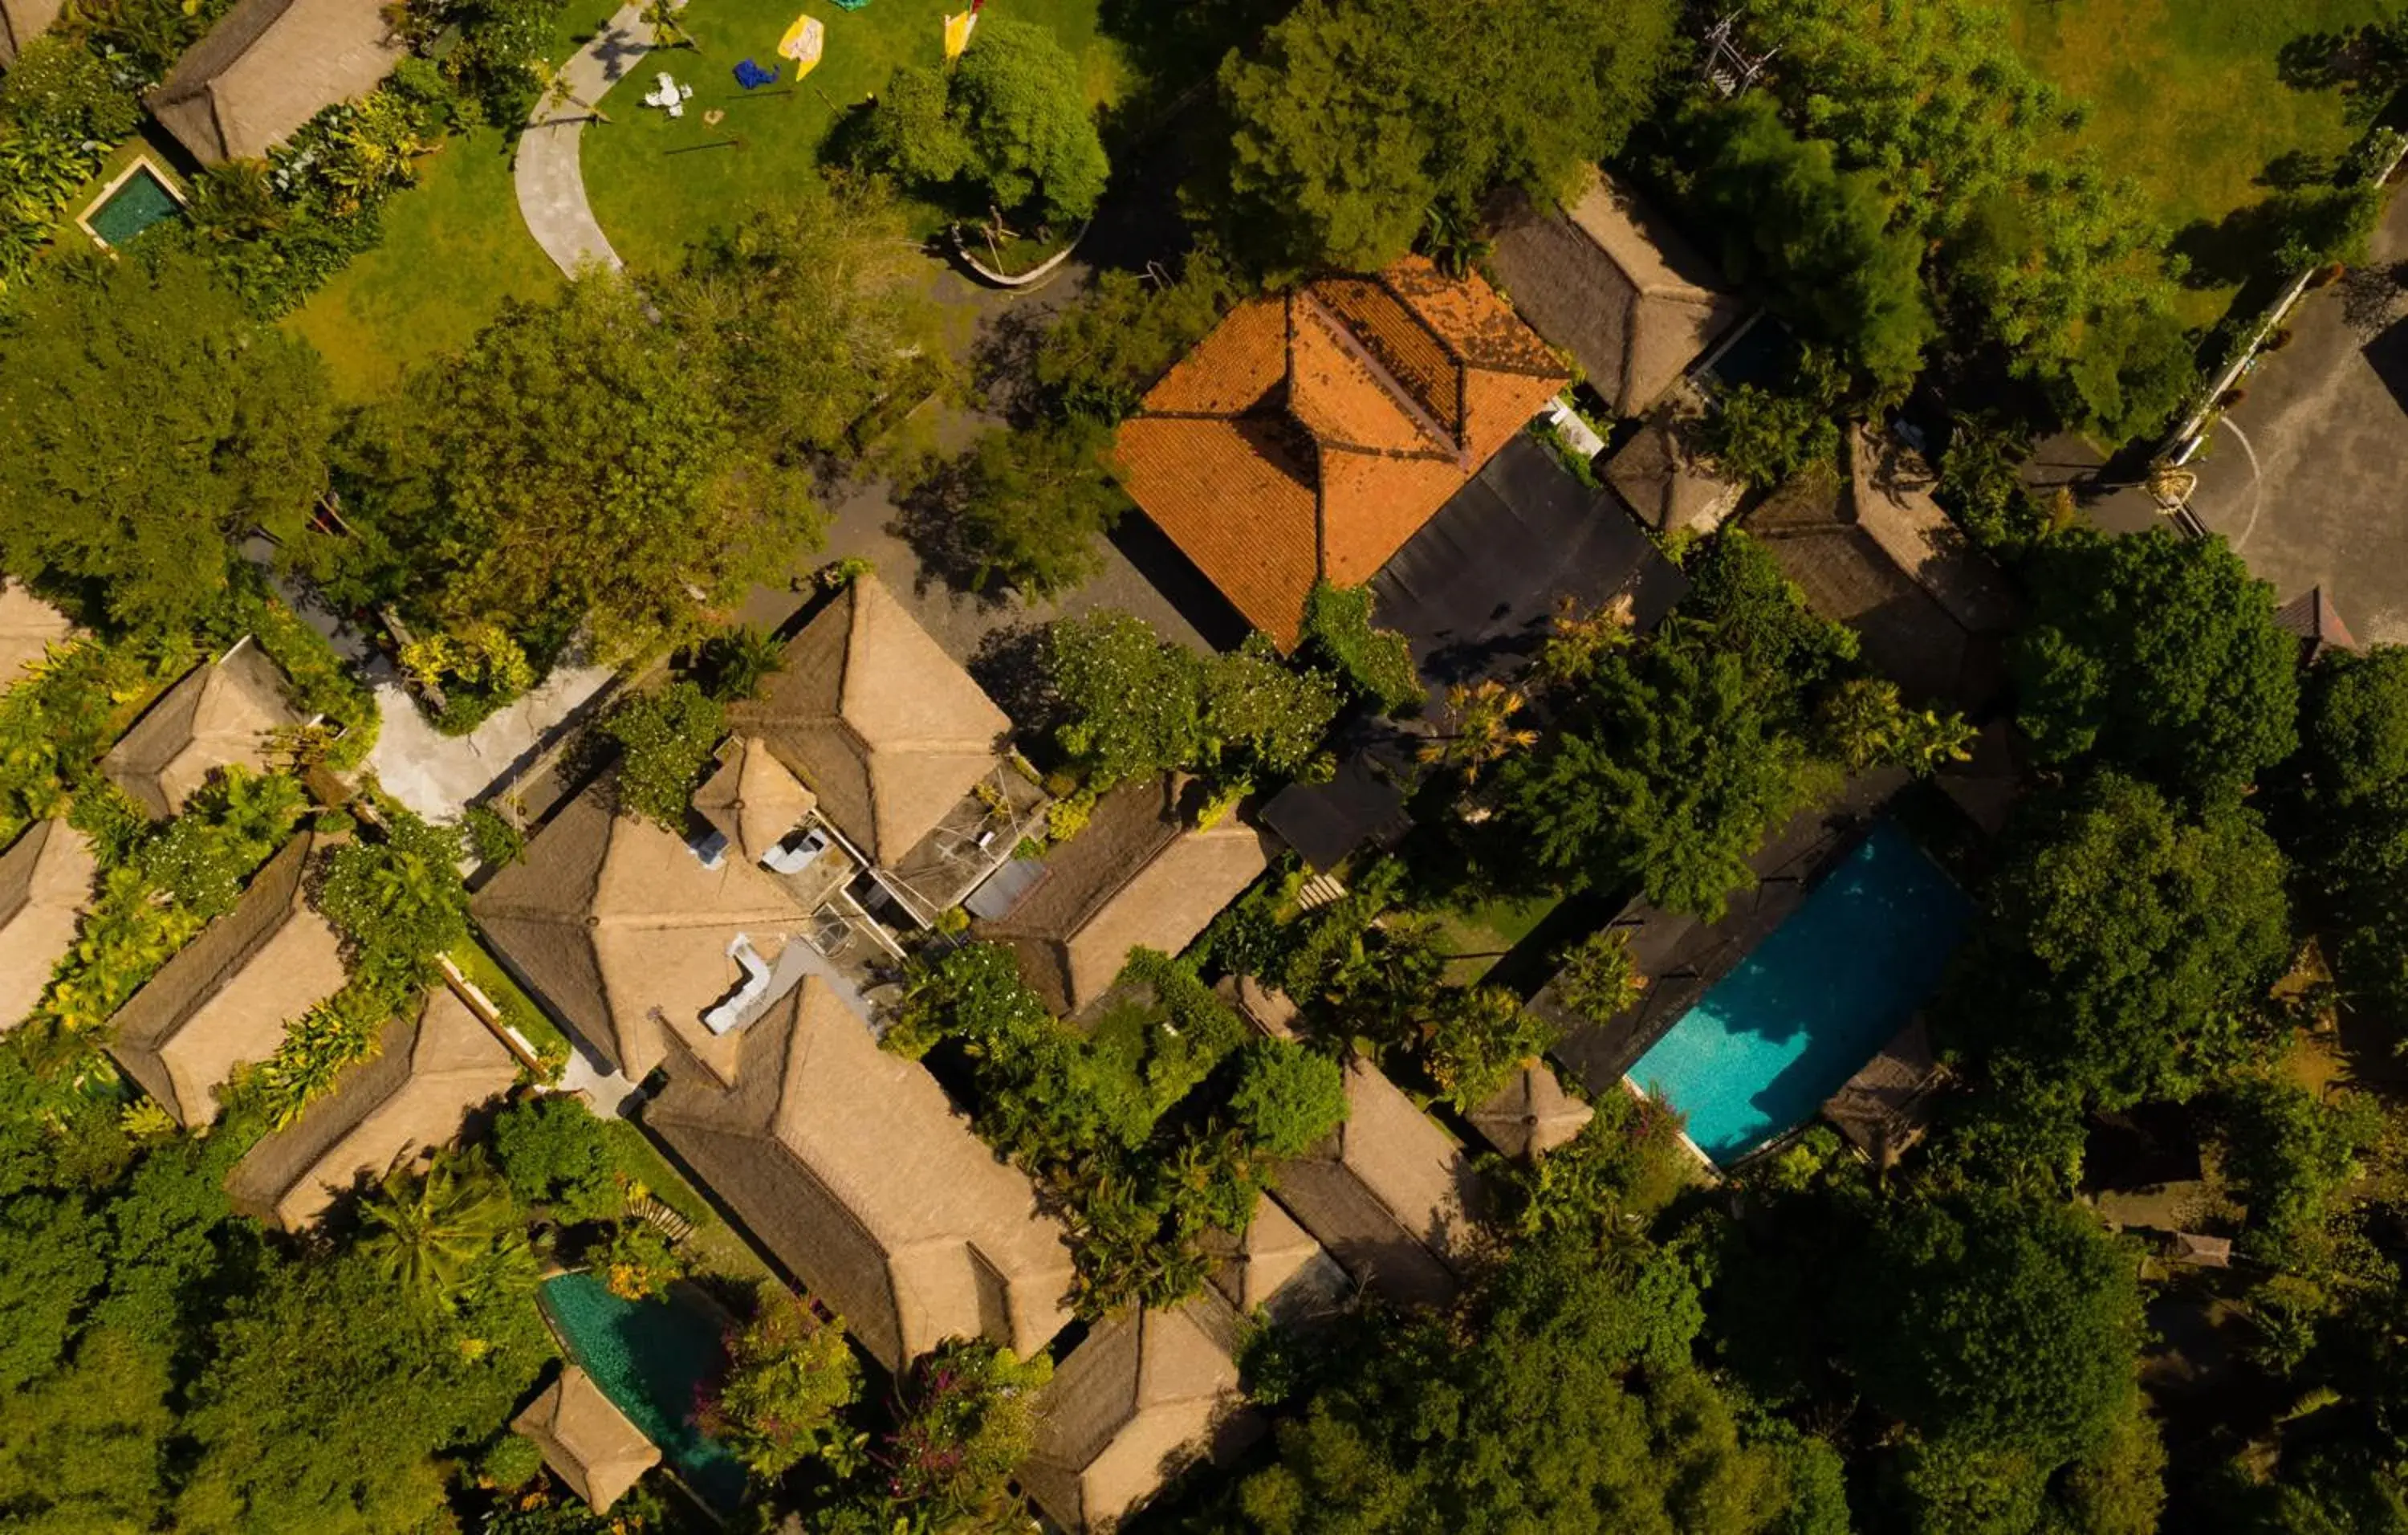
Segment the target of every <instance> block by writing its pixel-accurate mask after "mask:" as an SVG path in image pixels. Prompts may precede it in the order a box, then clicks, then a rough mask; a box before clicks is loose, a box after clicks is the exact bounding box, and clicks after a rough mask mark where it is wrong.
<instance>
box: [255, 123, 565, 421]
mask: <svg viewBox="0 0 2408 1535" xmlns="http://www.w3.org/2000/svg"><path fill="white" fill-rule="evenodd" d="M559 285H560V273H559V271H558V270H557V269H556V268H555V267H554V266H553V265H552V261H551V258H550V257H548V256H546V255H545V254H544V253H543V251H542V250H541V249H540V248H538V246H537V244H536V243H535V239H534V237H532V236H530V235H528V234H527V232H526V225H525V224H524V223H523V222H521V221H520V219H519V210H518V199H517V196H516V194H515V193H514V192H513V190H512V187H511V183H510V158H509V141H508V140H506V139H505V138H504V137H503V136H502V134H501V131H500V130H499V129H495V128H480V129H479V130H477V131H476V132H475V133H472V134H467V135H465V136H460V137H456V138H453V139H451V140H450V141H448V142H447V143H445V145H444V146H443V148H442V149H441V150H439V151H437V152H436V153H434V154H432V155H430V156H428V157H427V159H426V160H425V161H424V162H423V164H422V165H420V168H419V181H418V185H417V186H415V187H412V188H411V189H409V191H407V192H405V193H402V194H400V195H398V196H396V197H394V198H393V199H392V200H391V201H389V202H387V203H386V204H385V206H384V241H383V243H382V244H380V245H379V246H378V247H377V248H376V249H375V250H373V251H368V252H367V253H366V255H363V256H361V257H359V258H358V259H357V260H355V261H353V262H352V263H351V265H349V266H347V267H345V268H344V269H343V271H342V273H341V274H340V275H339V276H337V278H336V279H335V280H334V281H332V282H330V283H328V284H326V286H325V287H324V288H322V289H321V290H319V292H318V293H317V294H316V295H315V296H314V297H312V298H311V299H310V300H309V302H308V304H306V305H304V306H302V308H300V309H299V310H297V311H295V312H294V314H293V315H292V316H291V317H290V318H289V319H287V320H286V322H285V323H286V325H287V326H288V327H290V328H291V329H292V330H294V332H296V333H298V334H299V335H301V336H302V337H306V338H307V339H308V341H309V343H310V344H311V345H312V346H315V347H316V348H317V349H318V350H319V351H321V352H322V353H324V355H325V358H326V366H327V368H328V370H329V371H330V372H331V373H332V374H333V375H334V380H335V389H336V393H337V394H338V395H340V396H342V397H343V398H344V399H347V400H359V399H366V398H367V397H368V396H370V395H374V394H376V393H377V392H378V391H380V390H381V389H383V388H385V387H387V386H388V385H390V384H391V383H392V382H393V380H394V378H395V377H397V376H398V375H399V374H400V372H401V370H402V369H403V368H404V367H405V366H409V364H411V363H414V362H417V361H418V360H420V359H421V358H423V357H428V356H432V355H434V354H435V353H437V352H438V351H452V350H455V349H457V348H459V347H462V346H465V345H466V344H467V343H468V341H469V340H470V339H471V338H473V337H475V336H476V334H477V332H478V330H479V329H480V327H482V326H483V325H484V323H485V322H486V321H488V320H491V319H492V318H493V317H494V313H495V310H496V309H498V308H501V304H502V300H504V299H505V298H538V297H541V296H542V295H543V294H548V293H550V292H552V290H553V289H554V288H556V287H558V286H559Z"/></svg>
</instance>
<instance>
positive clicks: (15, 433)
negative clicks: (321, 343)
mask: <svg viewBox="0 0 2408 1535" xmlns="http://www.w3.org/2000/svg"><path fill="white" fill-rule="evenodd" d="M330 428H331V409H330V406H329V404H328V401H327V395H326V384H325V376H324V370H323V369H322V366H320V364H319V362H318V358H317V355H316V353H314V352H312V351H310V350H309V349H308V346H307V345H306V344H304V343H302V342H300V341H297V340H295V339H294V338H292V337H288V336H286V335H284V334H283V333H282V332H280V331H277V330H274V329H272V328H268V327H263V326H261V325H259V324H258V323H255V322H254V321H253V320H252V319H251V316H250V315H249V314H248V313H247V312H246V311H245V310H244V309H243V308H242V306H241V304H240V303H239V302H238V301H237V300H236V298H235V296H234V295H233V294H231V293H229V292H228V291H227V290H225V289H224V288H222V287H221V286H219V285H218V283H217V282H216V281H215V280H213V279H211V277H210V276H209V274H208V268H207V266H206V265H203V264H202V263H201V262H200V261H198V260H196V259H194V258H192V257H188V256H180V255H170V256H166V257H163V258H161V259H160V260H158V261H157V262H155V263H152V262H147V261H140V260H131V259H126V260H117V259H107V258H95V259H91V260H83V259H73V260H68V261H65V262H63V263H61V264H59V265H58V266H57V268H56V270H55V271H53V272H52V273H50V274H49V275H48V276H47V278H46V280H44V281H42V282H39V283H36V284H34V285H32V286H31V287H30V288H29V290H28V291H27V293H26V294H24V296H23V297H22V299H21V300H19V301H18V302H17V303H16V304H15V305H14V306H13V308H10V309H8V310H6V311H0V568H5V569H6V570H7V571H8V572H10V573H11V574H14V575H18V576H22V577H25V578H27V579H29V580H34V581H50V582H56V583H59V584H62V585H65V586H68V587H73V588H76V589H79V590H80V591H82V592H84V593H85V594H87V595H89V596H90V597H91V598H92V599H93V611H95V612H98V613H106V614H107V615H108V618H109V619H110V620H111V621H112V622H113V623H116V624H121V625H122V626H124V627H126V628H131V629H140V630H147V631H153V632H166V631H178V630H181V631H190V630H191V629H192V628H193V626H194V625H195V624H197V623H198V622H199V621H200V619H201V618H202V617H203V615H204V614H205V613H206V612H207V611H208V610H209V609H210V607H211V606H212V605H213V604H214V603H216V602H217V600H218V599H219V597H220V595H221V594H222V592H223V590H224V587H225V582H226V570H227V565H228V562H229V561H230V560H232V559H234V558H236V553H235V550H236V546H237V545H238V544H240V543H241V541H242V540H243V538H245V537H247V536H248V535H249V533H250V531H251V529H252V528H253V527H257V528H260V529H261V530H263V531H265V532H266V533H267V534H269V535H270V536H271V537H273V538H278V539H279V540H280V541H284V542H286V543H288V544H289V543H292V542H294V541H296V540H297V538H298V537H299V535H300V534H301V532H302V529H303V526H304V524H306V522H307V520H308V515H309V512H310V509H311V508H312V506H313V505H314V504H315V502H316V500H317V497H318V495H319V494H320V493H321V492H322V490H323V489H324V488H325V484H326V469H325V463H324V456H323V454H324V447H325V441H326V437H327V433H328V431H329V430H330Z"/></svg>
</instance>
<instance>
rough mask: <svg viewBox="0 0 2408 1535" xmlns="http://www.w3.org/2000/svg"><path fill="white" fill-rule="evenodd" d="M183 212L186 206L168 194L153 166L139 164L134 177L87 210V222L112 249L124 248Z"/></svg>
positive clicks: (112, 189) (137, 163)
mask: <svg viewBox="0 0 2408 1535" xmlns="http://www.w3.org/2000/svg"><path fill="white" fill-rule="evenodd" d="M183 211H184V205H183V204H181V203H179V202H178V201H177V200H176V194H174V193H172V192H170V191H168V190H167V183H166V182H165V181H164V180H162V179H160V176H159V173H158V172H157V171H156V170H153V169H152V168H151V167H150V162H149V161H147V160H137V161H136V162H135V165H134V171H133V174H131V175H129V176H127V177H126V178H125V179H123V180H122V181H120V182H118V183H117V185H116V186H114V187H112V188H110V189H109V192H108V195H107V196H105V197H103V198H102V199H101V200H100V201H99V202H97V203H95V204H93V206H92V208H89V209H88V210H86V212H85V213H84V216H83V222H84V227H85V228H87V229H89V230H91V231H92V232H93V234H95V235H97V236H99V237H101V238H102V239H104V240H107V241H108V243H109V245H110V246H111V247H121V246H123V245H124V244H125V243H126V242H127V241H129V240H131V239H133V238H134V237H136V235H139V234H141V233H142V232H143V231H144V230H146V229H149V228H150V226H151V225H153V224H159V223H165V222H167V221H168V220H169V219H173V218H179V217H181V216H182V214H183Z"/></svg>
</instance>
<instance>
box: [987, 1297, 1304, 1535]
mask: <svg viewBox="0 0 2408 1535" xmlns="http://www.w3.org/2000/svg"><path fill="white" fill-rule="evenodd" d="M1239 1330H1240V1323H1239V1318H1238V1315H1237V1313H1235V1312H1233V1311H1231V1310H1230V1309H1229V1305H1228V1302H1226V1301H1225V1300H1223V1299H1222V1298H1220V1296H1218V1295H1216V1294H1214V1293H1213V1292H1211V1291H1210V1290H1208V1291H1206V1292H1205V1293H1204V1294H1202V1295H1200V1296H1198V1297H1197V1298H1195V1299H1193V1300H1190V1301H1188V1302H1186V1303H1185V1304H1184V1305H1182V1306H1179V1307H1177V1308H1175V1309H1173V1310H1169V1311H1160V1310H1156V1309H1154V1308H1152V1307H1142V1308H1139V1309H1137V1310H1134V1311H1130V1312H1125V1313H1121V1314H1119V1315H1117V1316H1113V1317H1110V1318H1107V1319H1106V1320H1104V1321H1102V1322H1099V1323H1097V1325H1096V1327H1095V1328H1094V1329H1093V1330H1092V1331H1090V1332H1089V1333H1088V1334H1087V1336H1086V1337H1085V1338H1084V1339H1083V1340H1082V1341H1081V1342H1080V1344H1079V1346H1078V1347H1077V1348H1075V1349H1072V1350H1071V1351H1070V1355H1069V1357H1068V1358H1066V1359H1064V1360H1063V1361H1062V1364H1061V1366H1060V1368H1058V1369H1057V1370H1054V1379H1053V1380H1052V1382H1051V1383H1049V1384H1047V1385H1046V1387H1045V1390H1044V1393H1043V1395H1042V1396H1040V1397H1039V1399H1038V1412H1039V1421H1038V1426H1037V1441H1036V1444H1035V1447H1034V1448H1033V1449H1032V1450H1031V1451H1030V1453H1029V1456H1028V1458H1027V1459H1026V1460H1025V1461H1023V1462H1022V1463H1021V1466H1020V1470H1019V1472H1018V1476H1019V1480H1020V1485H1021V1486H1022V1487H1024V1488H1025V1489H1026V1491H1027V1493H1028V1495H1029V1497H1031V1498H1033V1499H1036V1502H1037V1506H1038V1507H1039V1508H1041V1509H1043V1510H1044V1511H1045V1513H1046V1515H1047V1516H1048V1517H1049V1518H1051V1519H1052V1520H1053V1521H1054V1523H1055V1524H1057V1525H1059V1526H1061V1527H1062V1528H1064V1529H1066V1530H1070V1531H1074V1532H1084V1531H1102V1530H1110V1529H1113V1528H1118V1527H1119V1525H1120V1523H1121V1521H1122V1520H1123V1519H1125V1518H1126V1517H1127V1516H1128V1515H1129V1514H1130V1513H1133V1512H1134V1511H1135V1510H1137V1509H1138V1508H1139V1507H1140V1505H1141V1504H1143V1503H1144V1502H1145V1500H1146V1499H1149V1498H1151V1497H1153V1496H1154V1493H1155V1492H1156V1491H1158V1490H1160V1488H1161V1486H1162V1485H1163V1483H1165V1482H1166V1481H1168V1480H1169V1479H1170V1478H1171V1477H1173V1476H1175V1475H1177V1474H1178V1473H1179V1472H1180V1471H1181V1470H1184V1469H1185V1468H1186V1467H1188V1466H1189V1465H1192V1464H1194V1463H1196V1462H1197V1461H1200V1460H1205V1459H1208V1458H1214V1459H1217V1458H1220V1457H1221V1456H1223V1455H1226V1453H1227V1452H1229V1451H1231V1450H1234V1449H1235V1448H1237V1447H1238V1446H1239V1445H1240V1444H1242V1443H1243V1442H1246V1441H1247V1440H1249V1439H1252V1438H1253V1437H1254V1436H1256V1435H1258V1434H1260V1432H1261V1423H1260V1420H1259V1419H1257V1418H1256V1417H1254V1415H1253V1414H1252V1413H1246V1412H1245V1410H1244V1409H1245V1398H1244V1395H1243V1393H1241V1392H1240V1390H1239V1389H1238V1366H1237V1361H1236V1360H1235V1358H1233V1357H1232V1354H1233V1351H1234V1350H1235V1349H1236V1347H1237V1341H1238V1335H1239Z"/></svg>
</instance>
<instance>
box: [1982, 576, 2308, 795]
mask: <svg viewBox="0 0 2408 1535" xmlns="http://www.w3.org/2000/svg"><path fill="white" fill-rule="evenodd" d="M2031 584H2032V586H2033V587H2034V589H2035V594H2036V596H2035V602H2034V610H2033V614H2032V620H2031V624H2030V626H2029V627H2028V628H2027V629H2026V630H2025V631H2024V632H2023V633H2022V634H2021V635H2019V636H2017V637H2016V641H2015V646H2014V678H2015V684H2016V689H2017V708H2018V713H2019V715H2020V717H2021V720H2022V723H2023V726H2024V728H2025V730H2026V731H2027V732H2028V734H2029V735H2030V737H2031V740H2032V745H2033V748H2034V750H2035V751H2036V752H2037V753H2038V754H2039V756H2040V757H2041V760H2042V761H2044V762H2054V763H2062V762H2069V761H2071V760H2073V759H2074V758H2077V757H2081V756H2085V755H2089V754H2091V753H2096V754H2097V755H2098V756H2099V757H2100V758H2101V759H2102V760H2104V761H2107V762H2110V763H2113V764H2115V765H2117V766H2119V767H2123V768H2130V769H2132V770H2134V771H2137V772H2142V773H2146V774H2149V775H2151V776H2153V777H2155V778H2156V779H2157V781H2158V782H2162V783H2164V784H2166V785H2167V786H2168V787H2170V788H2172V789H2176V790H2178V791H2181V792H2183V793H2186V794H2189V795H2193V796H2215V795H2228V794H2231V793H2235V792H2237V791H2239V790H2241V789H2243V788H2244V787H2246V786H2247V785H2248V784H2250V783H2251V782H2255V781H2256V779H2257V776H2258V775H2259V774H2260V773H2261V772H2263V771H2264V770H2265V769H2266V768H2271V767H2272V766H2273V765H2274V764H2276V763H2278V762H2280V761H2282V760H2283V759H2284V758H2285V757H2287V756H2289V755H2290V754H2291V752H2292V749H2293V747H2294V746H2296V745H2297V744H2298V739H2299V737H2298V732H2297V728H2296V721H2297V718H2298V714H2299V672H2298V654H2299V647H2298V642H2297V641H2296V640H2294V639H2293V638H2291V637H2290V636H2289V635H2287V634H2285V633H2284V632H2283V631H2282V630H2281V629H2279V628H2277V627H2276V626H2275V624H2274V593H2273V588H2272V587H2271V586H2269V585H2267V584H2266V583H2265V582H2264V581H2258V580H2257V579H2256V578H2255V577H2253V576H2251V575H2250V574H2249V568H2248V567H2246V566H2245V565H2243V564H2242V563H2241V557H2240V556H2239V555H2237V554H2235V553H2234V552H2232V550H2231V549H2230V547H2229V546H2228V545H2227V544H2226V543H2225V542H2224V540H2223V539H2222V538H2198V539H2194V538H2182V537H2179V536H2178V535H2176V534H2174V533H2172V532H2171V531H2169V530H2166V529H2162V528H2153V529H2151V530H2150V531H2148V532H2146V533H2143V534H2137V535H2133V536H2130V537H2127V538H2108V537H2105V536H2103V535H2100V534H2095V533H2088V532H2082V531H2074V532H2070V533H2068V534H2066V535H2063V536H2061V537H2058V538H2052V539H2050V540H2049V541H2048V542H2047V543H2046V544H2045V545H2044V546H2042V549H2041V551H2040V552H2039V553H2038V555H2037V556H2036V558H2035V560H2034V564H2033V570H2032V583H2031Z"/></svg>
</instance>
